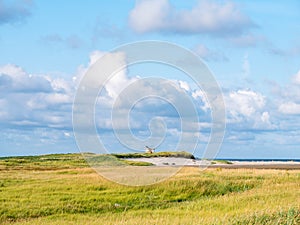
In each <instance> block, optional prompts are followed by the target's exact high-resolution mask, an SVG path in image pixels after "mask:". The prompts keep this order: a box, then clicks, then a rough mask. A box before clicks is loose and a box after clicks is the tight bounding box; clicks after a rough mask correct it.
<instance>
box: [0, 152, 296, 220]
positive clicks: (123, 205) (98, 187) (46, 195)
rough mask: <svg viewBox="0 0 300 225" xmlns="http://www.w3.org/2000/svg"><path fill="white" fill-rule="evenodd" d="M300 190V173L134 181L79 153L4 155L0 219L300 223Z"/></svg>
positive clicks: (189, 172)
mask: <svg viewBox="0 0 300 225" xmlns="http://www.w3.org/2000/svg"><path fill="white" fill-rule="evenodd" d="M94 156H95V155H93V156H92V155H91V157H92V158H93V157H94ZM106 159H107V158H106ZM94 160H95V161H97V162H99V163H101V162H102V161H103V160H104V158H94ZM107 160H108V161H109V160H113V161H114V160H115V159H114V158H108V159H107ZM299 196H300V171H281V170H253V169H238V170H232V169H209V170H206V171H201V170H199V169H198V168H182V170H181V171H180V172H179V173H178V174H176V175H175V176H174V177H172V178H170V179H169V180H167V181H164V182H162V183H159V184H155V185H150V186H141V187H129V186H122V185H118V184H115V183H112V182H109V181H107V180H106V179H104V178H102V177H101V176H99V175H98V174H97V173H96V172H95V171H94V170H93V169H91V168H89V167H88V164H87V163H85V161H84V160H83V159H82V158H81V156H80V155H79V154H59V155H46V156H33V157H11V158H0V224H10V223H14V224H299V221H300V211H299V210H300V198H299Z"/></svg>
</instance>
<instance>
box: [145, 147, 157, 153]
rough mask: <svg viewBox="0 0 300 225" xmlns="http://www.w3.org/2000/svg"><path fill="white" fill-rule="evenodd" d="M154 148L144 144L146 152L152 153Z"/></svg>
mask: <svg viewBox="0 0 300 225" xmlns="http://www.w3.org/2000/svg"><path fill="white" fill-rule="evenodd" d="M154 150H155V148H150V147H148V146H145V152H146V153H150V154H152V153H153V152H154Z"/></svg>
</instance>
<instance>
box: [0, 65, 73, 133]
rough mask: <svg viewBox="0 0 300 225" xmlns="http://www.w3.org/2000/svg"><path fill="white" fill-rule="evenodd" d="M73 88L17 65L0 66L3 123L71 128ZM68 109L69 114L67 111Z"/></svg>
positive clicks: (61, 81)
mask: <svg viewBox="0 0 300 225" xmlns="http://www.w3.org/2000/svg"><path fill="white" fill-rule="evenodd" d="M73 92H74V88H73V87H72V84H71V82H67V81H66V80H63V79H62V78H57V79H55V78H51V77H50V76H48V75H34V74H29V73H27V72H26V71H25V70H24V69H22V68H21V67H19V66H16V65H12V64H8V65H4V66H1V67H0V96H1V97H2V98H1V99H0V103H1V106H2V107H1V108H2V110H1V112H0V119H1V118H2V119H1V122H2V124H4V125H5V126H7V127H10V126H26V127H39V126H43V127H55V126H56V127H58V126H59V127H63V126H65V127H66V128H67V127H68V128H70V127H71V123H70V122H71V120H70V116H69V115H67V114H68V113H69V112H70V110H71V103H72V100H73ZM67 111H68V113H67Z"/></svg>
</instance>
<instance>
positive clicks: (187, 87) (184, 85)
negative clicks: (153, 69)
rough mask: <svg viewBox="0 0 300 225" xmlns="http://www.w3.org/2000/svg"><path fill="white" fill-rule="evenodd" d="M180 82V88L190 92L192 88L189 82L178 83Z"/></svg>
mask: <svg viewBox="0 0 300 225" xmlns="http://www.w3.org/2000/svg"><path fill="white" fill-rule="evenodd" d="M178 82H179V86H180V87H181V88H182V89H184V90H185V91H189V90H190V86H189V84H188V83H187V82H185V81H182V80H180V81H178Z"/></svg>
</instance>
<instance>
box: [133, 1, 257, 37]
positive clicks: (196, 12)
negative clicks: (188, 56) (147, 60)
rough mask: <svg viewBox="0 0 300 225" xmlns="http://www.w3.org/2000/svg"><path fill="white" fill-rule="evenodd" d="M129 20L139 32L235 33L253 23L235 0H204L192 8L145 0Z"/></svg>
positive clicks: (138, 5)
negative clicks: (180, 7) (220, 2)
mask: <svg viewBox="0 0 300 225" xmlns="http://www.w3.org/2000/svg"><path fill="white" fill-rule="evenodd" d="M129 24H130V26H131V27H132V28H133V29H134V30H135V31H136V32H138V33H146V32H155V31H166V32H174V33H184V34H189V33H210V34H223V35H235V34H240V33H243V32H244V31H246V30H247V29H248V28H250V27H253V26H254V24H253V22H252V21H251V20H250V18H249V17H247V16H246V15H244V14H243V13H241V11H240V10H239V9H238V8H237V6H236V5H235V4H234V3H232V2H225V3H223V4H218V3H216V2H212V1H207V0H201V1H199V2H198V4H197V5H196V6H195V7H194V8H192V9H190V10H180V9H176V8H175V7H173V6H172V5H171V4H170V2H169V1H168V0H141V1H138V2H137V4H136V5H135V7H134V9H132V11H131V12H130V14H129Z"/></svg>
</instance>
